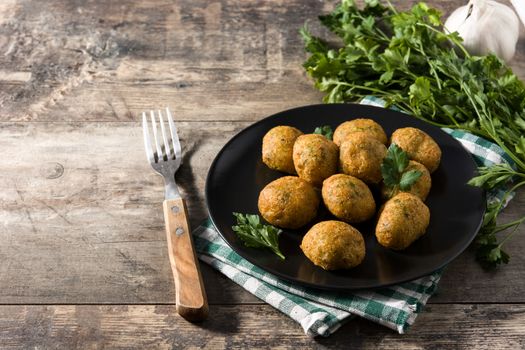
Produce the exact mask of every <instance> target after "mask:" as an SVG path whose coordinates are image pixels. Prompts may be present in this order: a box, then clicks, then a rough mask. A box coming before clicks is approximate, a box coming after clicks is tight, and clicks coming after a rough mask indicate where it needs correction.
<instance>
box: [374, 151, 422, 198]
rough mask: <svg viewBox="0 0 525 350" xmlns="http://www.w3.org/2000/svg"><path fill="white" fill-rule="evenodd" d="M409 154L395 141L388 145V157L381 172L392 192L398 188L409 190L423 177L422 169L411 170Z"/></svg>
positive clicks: (384, 160) (382, 165)
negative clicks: (408, 168) (409, 168)
mask: <svg viewBox="0 0 525 350" xmlns="http://www.w3.org/2000/svg"><path fill="white" fill-rule="evenodd" d="M408 162H409V159H408V154H407V153H406V152H405V151H403V150H402V149H401V148H400V147H399V146H398V145H396V144H395V143H393V144H391V145H390V147H388V152H387V154H386V157H385V158H384V159H383V163H382V164H381V174H382V175H383V182H384V183H385V185H386V186H387V187H388V188H389V189H390V193H392V194H393V193H396V192H397V190H398V189H399V190H401V191H409V190H410V187H412V185H413V184H414V183H415V182H416V181H417V180H418V179H419V178H420V177H421V175H422V174H421V171H419V170H409V171H406V169H407V167H408Z"/></svg>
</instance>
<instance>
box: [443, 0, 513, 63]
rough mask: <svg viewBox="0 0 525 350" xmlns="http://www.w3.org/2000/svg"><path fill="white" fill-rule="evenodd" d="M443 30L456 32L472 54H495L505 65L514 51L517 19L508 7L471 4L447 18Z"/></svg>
mask: <svg viewBox="0 0 525 350" xmlns="http://www.w3.org/2000/svg"><path fill="white" fill-rule="evenodd" d="M445 29H446V30H447V31H449V32H451V33H452V32H456V31H457V32H458V33H459V36H461V37H462V38H463V45H464V46H465V48H466V49H467V50H468V51H469V52H470V53H471V54H473V55H486V54H488V53H494V54H495V55H496V56H498V57H500V58H501V59H503V60H504V61H506V62H508V61H510V60H511V59H512V57H513V56H514V53H515V51H516V43H517V42H518V36H519V19H518V17H517V16H516V13H514V11H513V10H512V9H511V8H510V7H508V6H505V5H503V4H500V3H499V2H496V1H493V0H470V1H469V2H468V4H467V5H466V6H462V7H460V8H458V9H456V10H455V11H454V12H453V13H452V14H451V15H450V17H449V18H448V19H447V21H446V22H445Z"/></svg>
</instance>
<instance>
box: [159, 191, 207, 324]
mask: <svg viewBox="0 0 525 350" xmlns="http://www.w3.org/2000/svg"><path fill="white" fill-rule="evenodd" d="M162 207H163V209H164V222H165V224H166V238H167V243H168V256H169V257H170V264H171V270H172V272H173V278H174V280H175V305H176V308H177V313H178V314H179V315H181V316H182V317H183V318H185V319H186V320H188V321H192V322H196V321H202V320H204V319H206V317H208V300H207V298H206V292H205V290H204V284H203V282H202V275H201V271H200V269H199V261H198V259H197V254H196V253H195V247H194V246H193V239H192V235H191V231H190V229H189V225H188V218H187V217H188V212H187V210H186V204H184V199H182V198H177V199H166V200H165V201H164V203H163V206H162Z"/></svg>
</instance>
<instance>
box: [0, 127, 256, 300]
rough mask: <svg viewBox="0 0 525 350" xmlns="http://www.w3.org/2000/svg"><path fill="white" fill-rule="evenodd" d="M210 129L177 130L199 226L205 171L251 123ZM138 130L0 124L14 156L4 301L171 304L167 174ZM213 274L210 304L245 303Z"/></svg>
mask: <svg viewBox="0 0 525 350" xmlns="http://www.w3.org/2000/svg"><path fill="white" fill-rule="evenodd" d="M206 126H207V127H209V128H211V129H207V128H205V127H204V125H203V124H199V123H197V124H195V123H190V124H188V123H180V125H179V127H180V136H181V142H182V144H183V150H184V160H183V161H184V163H183V166H182V168H181V170H180V174H179V175H180V181H179V183H180V185H181V190H182V193H183V194H184V195H185V196H186V198H187V199H188V206H189V216H190V221H191V225H192V226H193V227H196V226H197V225H198V224H199V223H200V222H201V220H202V219H203V218H204V217H205V216H206V212H205V207H204V199H203V187H204V183H205V177H206V173H207V168H208V167H209V165H210V163H211V161H212V159H213V157H214V155H215V153H216V152H217V150H218V149H219V148H220V147H221V146H222V144H223V143H225V142H226V141H227V140H228V138H230V137H231V136H232V135H233V133H235V132H237V131H238V130H239V129H240V128H241V127H242V126H244V124H237V125H227V124H221V123H214V124H208V125H206ZM141 133H142V130H141V127H140V125H139V123H132V124H131V123H127V124H114V123H113V124H112V123H102V124H85V123H84V124H65V123H51V124H45V123H33V124H30V125H28V124H9V125H8V124H5V123H4V124H0V135H1V136H0V149H2V151H3V152H5V153H2V154H5V155H13V156H12V157H2V160H0V169H2V171H1V172H0V203H1V206H0V217H1V218H2V223H3V225H0V239H1V240H2V244H1V245H0V260H2V261H4V262H6V263H4V264H1V265H0V284H1V285H3V286H9V288H2V289H1V291H0V303H35V302H38V303H40V302H43V303H50V302H55V303H62V302H65V303H86V302H98V303H122V302H126V303H128V302H138V303H141V302H159V303H171V302H173V301H174V292H173V282H172V280H173V278H172V275H171V270H170V267H169V262H168V256H167V247H166V239H165V233H164V220H163V216H162V200H163V196H164V194H163V184H162V178H161V177H159V176H158V175H156V174H154V172H153V171H152V169H151V168H150V166H149V164H148V163H147V161H146V157H145V153H144V150H143V145H142V140H141V137H142V136H141ZM197 134H199V136H197ZM57 140H59V142H57ZM24 145H25V146H24ZM210 272H211V271H210V270H209V269H208V270H207V276H206V281H207V285H208V286H209V288H208V289H209V290H210V300H211V301H212V302H213V301H214V300H217V299H218V298H219V299H220V301H221V302H224V301H226V300H230V302H235V301H239V300H246V296H244V295H242V294H238V296H232V295H231V293H232V291H237V288H236V287H235V286H232V287H229V288H224V284H225V283H224V282H225V280H220V279H218V278H217V277H216V276H215V273H211V274H210ZM214 295H215V297H214ZM214 298H215V299H214ZM248 300H250V299H248Z"/></svg>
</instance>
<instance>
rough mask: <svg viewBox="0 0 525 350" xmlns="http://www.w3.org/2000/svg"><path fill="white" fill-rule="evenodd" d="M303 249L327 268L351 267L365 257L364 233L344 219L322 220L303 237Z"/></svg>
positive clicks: (310, 257)
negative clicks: (343, 220)
mask: <svg viewBox="0 0 525 350" xmlns="http://www.w3.org/2000/svg"><path fill="white" fill-rule="evenodd" d="M301 249H302V250H303V252H304V254H305V255H306V257H307V258H308V259H310V261H312V262H313V263H314V264H315V265H317V266H320V267H322V268H323V269H325V270H338V269H350V268H352V267H355V266H357V265H359V264H360V263H361V262H362V261H363V259H364V258H365V241H364V239H363V235H362V234H361V233H360V232H359V231H358V230H357V229H356V228H354V227H353V226H351V225H349V224H347V223H344V222H342V221H335V220H330V221H322V222H320V223H318V224H315V225H314V226H312V228H311V229H310V230H309V231H308V232H307V233H306V235H305V236H304V237H303V241H302V243H301Z"/></svg>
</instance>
